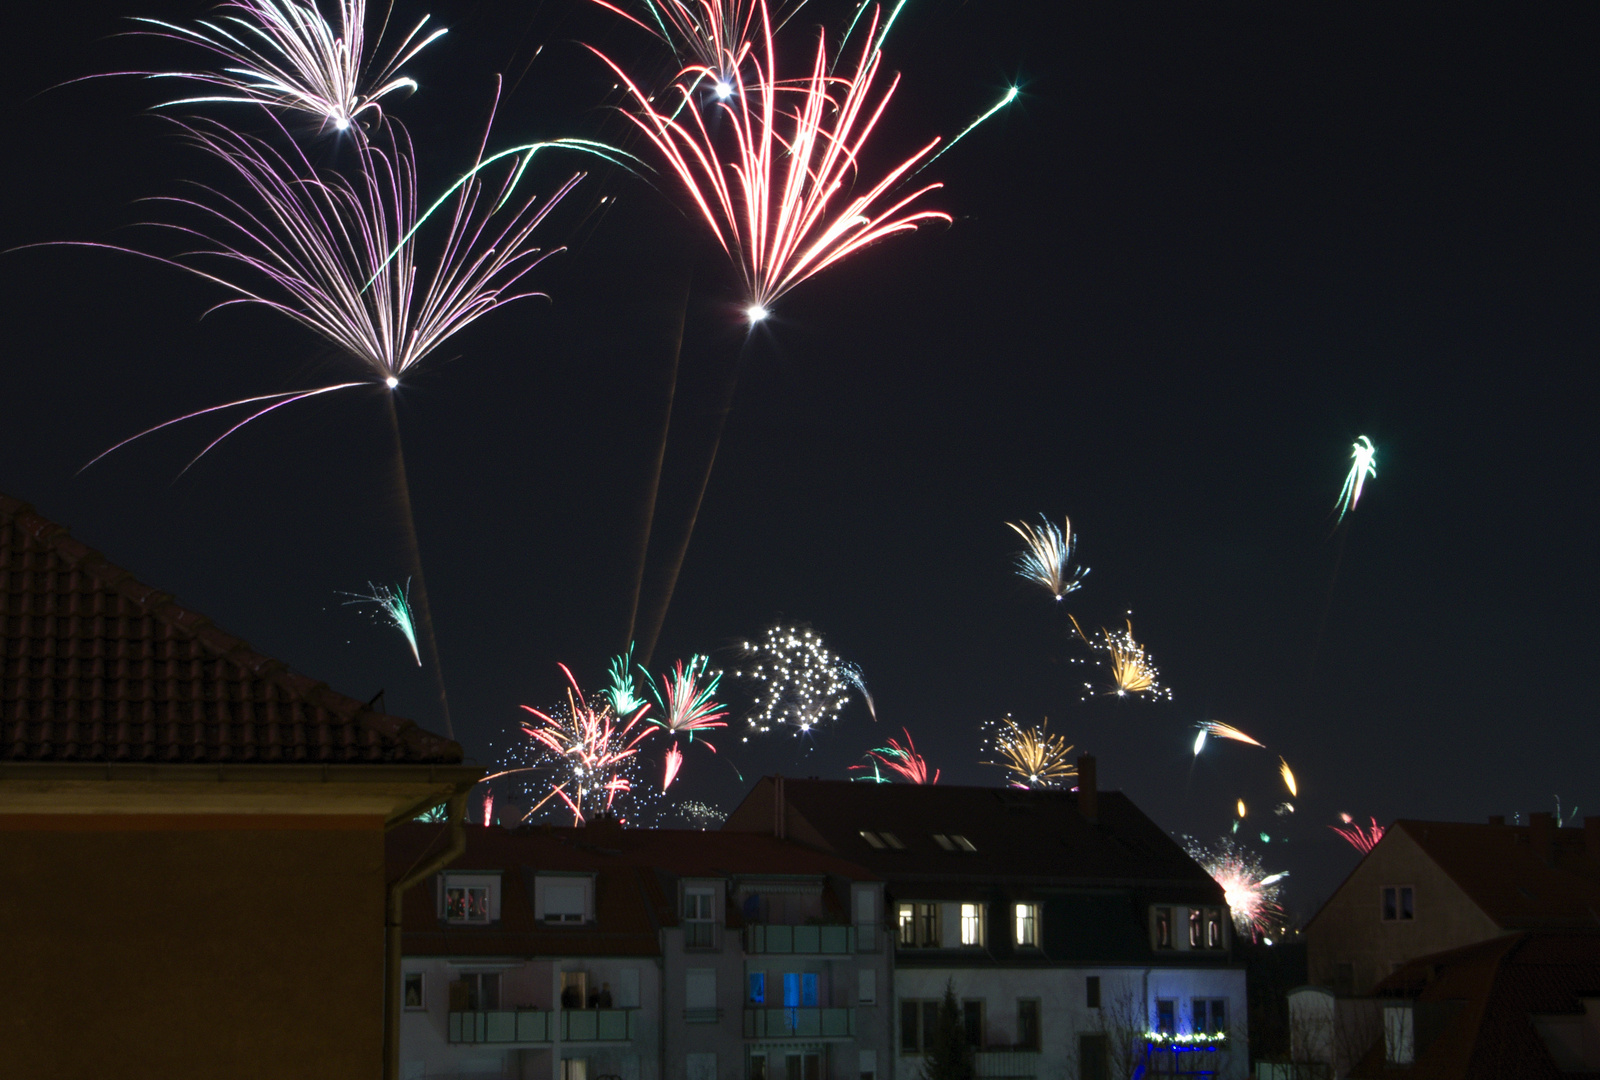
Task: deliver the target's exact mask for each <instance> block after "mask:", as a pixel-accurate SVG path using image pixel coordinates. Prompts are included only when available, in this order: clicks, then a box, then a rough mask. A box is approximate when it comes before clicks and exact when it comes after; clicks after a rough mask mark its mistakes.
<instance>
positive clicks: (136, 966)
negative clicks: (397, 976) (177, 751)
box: [0, 815, 384, 1080]
mask: <svg viewBox="0 0 1600 1080" xmlns="http://www.w3.org/2000/svg"><path fill="white" fill-rule="evenodd" d="M383 907H384V850H383V819H382V818H381V817H377V816H364V815H363V816H350V815H342V816H333V815H328V816H312V815H297V816H295V815H272V816H266V815H255V816H249V815H241V816H199V815H191V816H180V815H171V816H167V815H151V816H143V817H139V816H121V817H108V816H101V815H71V816H66V815H63V816H59V817H50V816H45V815H26V816H24V815H0V942H3V948H0V957H3V960H0V1059H3V1061H0V1074H3V1075H5V1076H17V1077H27V1078H29V1080H52V1078H56V1077H60V1078H69V1077H70V1078H73V1080H79V1078H83V1077H94V1078H96V1080H99V1078H106V1080H109V1078H112V1077H115V1078H117V1080H144V1078H149V1080H187V1078H195V1080H201V1078H204V1080H224V1078H225V1080H251V1078H256V1077H260V1078H262V1080H267V1078H271V1080H288V1078H294V1080H315V1078H322V1077H330V1078H331V1077H339V1078H371V1080H376V1078H377V1077H379V1076H380V1074H381V1071H382V1038H383V1007H382V1000H383V962H384V953H383Z"/></svg>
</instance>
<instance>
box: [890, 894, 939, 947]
mask: <svg viewBox="0 0 1600 1080" xmlns="http://www.w3.org/2000/svg"><path fill="white" fill-rule="evenodd" d="M898 925H899V927H900V945H901V947H902V948H916V947H919V946H921V947H927V948H936V947H937V946H938V944H939V905H938V904H901V905H900V911H899V919H898Z"/></svg>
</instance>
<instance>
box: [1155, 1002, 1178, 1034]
mask: <svg viewBox="0 0 1600 1080" xmlns="http://www.w3.org/2000/svg"><path fill="white" fill-rule="evenodd" d="M1156 1030H1157V1031H1159V1032H1161V1033H1162V1034H1164V1035H1172V1034H1175V1033H1176V1032H1177V1030H1178V1004H1177V1002H1175V1001H1172V1000H1171V999H1169V998H1157V999H1156Z"/></svg>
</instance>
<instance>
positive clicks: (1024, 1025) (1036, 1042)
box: [1017, 998, 1040, 1050]
mask: <svg viewBox="0 0 1600 1080" xmlns="http://www.w3.org/2000/svg"><path fill="white" fill-rule="evenodd" d="M1017 1045H1018V1046H1020V1047H1022V1048H1023V1049H1024V1050H1037V1049H1039V1046H1040V1039H1039V1002H1038V1001H1037V999H1033V998H1023V999H1022V1000H1020V1001H1018V1002H1017Z"/></svg>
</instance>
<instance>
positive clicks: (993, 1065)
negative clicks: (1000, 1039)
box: [972, 1049, 1039, 1080]
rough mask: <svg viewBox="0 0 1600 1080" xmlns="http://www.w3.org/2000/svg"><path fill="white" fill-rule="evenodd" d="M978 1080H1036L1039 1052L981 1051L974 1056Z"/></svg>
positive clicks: (1015, 1050) (1016, 1050)
mask: <svg viewBox="0 0 1600 1080" xmlns="http://www.w3.org/2000/svg"><path fill="white" fill-rule="evenodd" d="M972 1064H973V1066H974V1075H976V1076H977V1077H978V1080H1036V1078H1037V1077H1038V1075H1039V1051H1037V1050H1018V1049H1007V1050H979V1051H978V1052H977V1053H975V1054H973V1055H972Z"/></svg>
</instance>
